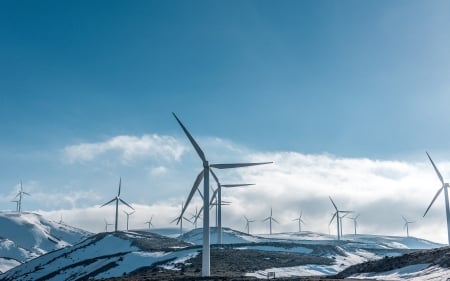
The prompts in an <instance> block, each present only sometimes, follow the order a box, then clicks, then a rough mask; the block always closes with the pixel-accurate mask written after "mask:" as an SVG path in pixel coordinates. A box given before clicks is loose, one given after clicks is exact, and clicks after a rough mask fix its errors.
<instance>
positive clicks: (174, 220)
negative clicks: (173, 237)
mask: <svg viewBox="0 0 450 281" xmlns="http://www.w3.org/2000/svg"><path fill="white" fill-rule="evenodd" d="M179 220H180V217H176V218H174V219H173V220H172V221H170V223H174V222H176V221H179Z"/></svg>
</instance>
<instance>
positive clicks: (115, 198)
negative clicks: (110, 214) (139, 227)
mask: <svg viewBox="0 0 450 281" xmlns="http://www.w3.org/2000/svg"><path fill="white" fill-rule="evenodd" d="M121 186H122V178H120V180H119V191H118V192H117V196H116V197H114V198H113V199H111V200H110V201H108V202H106V203H105V204H103V205H101V206H100V208H101V207H103V206H106V205H108V204H109V203H112V202H114V201H116V223H115V227H114V231H117V221H118V217H119V201H120V202H122V203H123V204H125V205H127V206H128V207H130V208H131V209H133V210H134V208H133V207H131V206H130V205H129V204H128V203H127V202H125V201H124V200H122V199H121V198H120V188H121Z"/></svg>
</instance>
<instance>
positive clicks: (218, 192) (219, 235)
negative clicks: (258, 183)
mask: <svg viewBox="0 0 450 281" xmlns="http://www.w3.org/2000/svg"><path fill="white" fill-rule="evenodd" d="M211 174H212V175H213V178H214V180H215V181H216V183H217V189H216V190H215V191H214V193H213V195H212V196H211V202H210V204H211V203H212V201H213V200H214V199H216V202H221V203H220V204H217V205H216V208H217V216H216V217H217V221H218V223H217V243H218V244H222V187H225V188H231V187H240V186H250V185H255V184H252V183H241V184H221V183H220V181H219V179H218V178H217V176H216V174H215V173H214V171H213V170H211Z"/></svg>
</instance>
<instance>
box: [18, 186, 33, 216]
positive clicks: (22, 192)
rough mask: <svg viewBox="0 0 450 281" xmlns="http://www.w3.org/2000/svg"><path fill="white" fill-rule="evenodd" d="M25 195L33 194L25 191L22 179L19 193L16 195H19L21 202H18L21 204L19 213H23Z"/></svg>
mask: <svg viewBox="0 0 450 281" xmlns="http://www.w3.org/2000/svg"><path fill="white" fill-rule="evenodd" d="M23 195H28V196H31V195H30V194H29V193H27V192H25V191H23V188H22V180H20V191H19V192H18V193H17V195H16V197H15V198H17V197H19V203H18V204H19V213H20V214H21V213H22V197H23Z"/></svg>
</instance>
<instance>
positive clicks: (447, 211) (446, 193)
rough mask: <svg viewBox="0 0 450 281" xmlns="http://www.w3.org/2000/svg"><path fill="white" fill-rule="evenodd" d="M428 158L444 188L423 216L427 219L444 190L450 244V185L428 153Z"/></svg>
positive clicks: (435, 196)
mask: <svg viewBox="0 0 450 281" xmlns="http://www.w3.org/2000/svg"><path fill="white" fill-rule="evenodd" d="M427 156H428V159H430V162H431V164H432V165H433V168H434V170H435V171H436V175H437V176H438V178H439V180H440V181H441V183H442V187H441V188H439V190H438V191H437V192H436V195H434V197H433V200H431V203H430V205H429V206H428V208H427V210H426V211H425V213H424V214H423V216H424V217H425V215H426V214H427V213H428V210H429V209H430V208H431V205H433V203H434V201H435V200H436V198H437V197H438V196H439V194H440V193H441V192H442V190H444V197H445V214H446V215H447V237H448V243H449V244H450V209H449V206H448V187H449V184H448V183H447V182H444V178H443V177H442V175H441V173H440V172H439V170H438V168H437V167H436V165H434V162H433V160H432V159H431V157H430V155H429V154H428V152H427Z"/></svg>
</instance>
